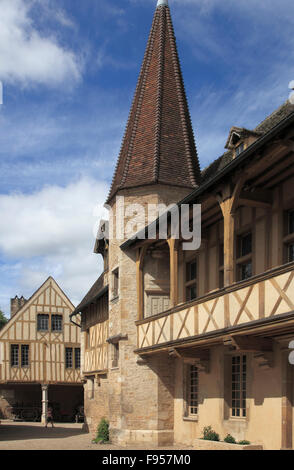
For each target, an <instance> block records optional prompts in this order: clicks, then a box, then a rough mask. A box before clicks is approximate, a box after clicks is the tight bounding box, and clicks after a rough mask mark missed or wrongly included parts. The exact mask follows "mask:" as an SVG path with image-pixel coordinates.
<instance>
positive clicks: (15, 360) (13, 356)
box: [11, 344, 19, 367]
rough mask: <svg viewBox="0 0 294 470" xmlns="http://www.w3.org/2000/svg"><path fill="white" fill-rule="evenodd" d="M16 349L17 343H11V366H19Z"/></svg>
mask: <svg viewBox="0 0 294 470" xmlns="http://www.w3.org/2000/svg"><path fill="white" fill-rule="evenodd" d="M18 349H19V347H18V344H12V345H11V367H18V366H19V359H18Z"/></svg>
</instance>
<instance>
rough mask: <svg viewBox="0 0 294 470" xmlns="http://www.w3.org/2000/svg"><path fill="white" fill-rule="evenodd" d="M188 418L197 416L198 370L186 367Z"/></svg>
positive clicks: (193, 367)
mask: <svg viewBox="0 0 294 470" xmlns="http://www.w3.org/2000/svg"><path fill="white" fill-rule="evenodd" d="M187 392H188V400H187V404H188V416H195V415H197V414H198V369H197V367H195V366H189V367H188V390H187Z"/></svg>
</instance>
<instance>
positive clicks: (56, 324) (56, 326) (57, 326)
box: [51, 315, 62, 331]
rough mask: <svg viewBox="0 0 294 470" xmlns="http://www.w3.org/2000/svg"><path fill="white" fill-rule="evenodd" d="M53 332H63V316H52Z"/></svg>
mask: <svg viewBox="0 0 294 470" xmlns="http://www.w3.org/2000/svg"><path fill="white" fill-rule="evenodd" d="M51 331H62V315H52V316H51Z"/></svg>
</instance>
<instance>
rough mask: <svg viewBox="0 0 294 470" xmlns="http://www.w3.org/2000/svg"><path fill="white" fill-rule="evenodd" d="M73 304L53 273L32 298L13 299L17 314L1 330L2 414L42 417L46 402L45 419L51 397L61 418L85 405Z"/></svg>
mask: <svg viewBox="0 0 294 470" xmlns="http://www.w3.org/2000/svg"><path fill="white" fill-rule="evenodd" d="M73 308H74V307H73V305H72V303H71V302H70V300H69V299H68V297H67V296H66V295H65V294H64V292H63V291H62V290H61V289H60V287H59V286H58V284H57V283H56V282H55V280H54V279H53V278H52V277H49V278H48V279H47V281H46V282H45V283H44V284H43V285H42V286H41V287H40V288H39V289H38V290H37V291H36V292H35V293H34V294H33V295H32V297H31V298H30V299H29V300H26V299H24V298H23V297H21V298H20V299H19V298H18V297H15V298H14V299H11V318H10V320H9V321H8V323H7V324H6V325H5V327H4V328H3V329H2V330H1V331H0V405H1V413H2V415H4V416H6V417H9V416H12V415H17V416H19V417H22V414H23V415H24V417H34V418H35V419H38V418H39V412H41V410H42V403H43V420H44V419H45V413H46V410H47V405H48V402H49V403H51V404H52V406H53V409H54V410H55V415H56V417H57V418H61V419H62V418H64V419H65V417H67V419H70V418H71V417H72V416H74V412H75V408H76V407H77V406H82V405H83V395H82V393H81V392H82V382H81V374H80V355H81V354H80V328H78V327H77V326H75V325H73V324H72V323H71V322H70V317H69V316H70V313H71V312H72V310H73ZM22 410H23V411H22ZM38 411H39V412H38Z"/></svg>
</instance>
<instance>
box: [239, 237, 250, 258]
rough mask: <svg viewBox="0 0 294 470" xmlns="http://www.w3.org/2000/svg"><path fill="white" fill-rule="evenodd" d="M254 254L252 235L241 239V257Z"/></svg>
mask: <svg viewBox="0 0 294 470" xmlns="http://www.w3.org/2000/svg"><path fill="white" fill-rule="evenodd" d="M251 252H252V234H251V233H247V235H243V236H241V237H240V256H246V255H249V254H251Z"/></svg>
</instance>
